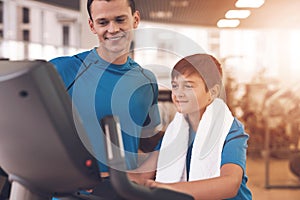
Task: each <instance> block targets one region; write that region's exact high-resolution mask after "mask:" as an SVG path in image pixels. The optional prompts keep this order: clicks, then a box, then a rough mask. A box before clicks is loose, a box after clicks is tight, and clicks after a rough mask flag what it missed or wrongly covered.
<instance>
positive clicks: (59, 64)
mask: <svg viewBox="0 0 300 200" xmlns="http://www.w3.org/2000/svg"><path fill="white" fill-rule="evenodd" d="M89 53H90V50H89V51H84V52H81V53H78V54H76V55H73V56H60V57H56V58H53V59H51V60H49V62H50V63H52V64H54V65H55V67H56V68H57V69H61V68H65V67H68V66H74V65H80V64H81V60H84V59H85V57H86V56H87V55H88V54H89Z"/></svg>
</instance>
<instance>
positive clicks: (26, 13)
mask: <svg viewBox="0 0 300 200" xmlns="http://www.w3.org/2000/svg"><path fill="white" fill-rule="evenodd" d="M29 14H30V13H29V8H25V7H23V9H22V22H23V23H24V24H28V23H29V22H30V17H29Z"/></svg>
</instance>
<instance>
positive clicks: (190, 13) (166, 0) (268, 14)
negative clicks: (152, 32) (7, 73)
mask: <svg viewBox="0 0 300 200" xmlns="http://www.w3.org/2000/svg"><path fill="white" fill-rule="evenodd" d="M182 1H188V5H186V4H185V6H186V7H179V6H178V3H179V4H180V2H182ZM236 1H237V0H136V7H137V9H138V10H139V11H140V13H141V18H142V20H144V21H149V22H161V23H172V24H184V25H197V26H204V27H216V24H217V22H218V20H219V19H222V18H224V16H225V13H226V12H227V11H228V10H229V9H236V8H235V6H234V5H235V2H236ZM174 4H175V6H174ZM172 5H173V6H172ZM250 10H251V15H250V16H249V17H248V18H246V19H241V20H240V21H241V23H240V25H239V26H238V28H245V29H265V28H267V29H268V28H272V29H273V28H275V29H300V0H265V4H264V5H263V6H261V7H260V8H252V9H250ZM159 11H164V14H165V15H167V16H169V18H164V19H162V18H157V17H156V18H153V17H151V15H153V12H159ZM151 13H152V14H151Z"/></svg>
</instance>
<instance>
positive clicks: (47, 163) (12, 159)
mask: <svg viewBox="0 0 300 200" xmlns="http://www.w3.org/2000/svg"><path fill="white" fill-rule="evenodd" d="M73 109H74V108H72V103H71V99H70V97H69V95H68V94H67V92H66V90H65V87H64V85H63V83H62V81H61V79H60V77H59V75H58V74H57V72H56V70H55V68H54V66H53V65H52V64H51V63H49V62H46V61H41V60H37V61H6V60H4V61H0V111H1V115H0V167H1V168H2V169H3V170H4V171H5V173H7V174H8V178H9V181H10V182H11V184H12V185H11V186H12V189H11V194H10V200H51V199H52V197H58V198H61V199H74V200H75V199H76V200H80V199H81V200H102V199H103V198H102V197H100V196H95V195H86V194H84V193H80V192H78V191H85V190H87V189H93V188H95V187H99V186H100V187H101V182H102V179H101V177H100V176H99V168H98V163H97V160H96V159H95V157H94V156H93V152H90V150H88V149H90V148H86V147H87V145H89V143H88V141H85V142H84V144H83V142H82V134H85V133H84V132H85V131H84V128H83V127H82V125H81V124H80V118H79V116H78V115H76V113H74V112H73ZM75 123H76V124H75ZM101 125H102V126H103V127H107V128H106V131H105V133H106V137H107V136H108V135H109V137H110V139H111V141H113V142H114V144H117V145H120V144H121V142H122V138H120V135H118V128H119V126H118V120H117V117H115V116H108V117H107V118H104V119H103V120H102V121H101ZM79 131H80V133H79ZM120 147H122V146H120ZM110 150H112V151H110ZM106 152H107V154H108V153H109V152H110V153H111V154H109V155H108V158H109V159H108V162H109V164H110V166H115V165H125V162H124V157H123V156H122V150H120V148H117V149H114V148H111V144H110V143H108V144H107V151H106ZM116 169H119V168H115V167H111V168H110V178H111V182H112V185H113V187H114V189H115V191H116V192H117V193H118V194H119V195H120V196H121V197H122V198H124V199H128V200H135V199H145V200H148V199H149V200H150V199H158V200H159V199H164V200H165V199H172V200H177V199H178V200H179V199H182V200H185V199H193V198H192V197H191V196H189V195H186V194H182V193H179V192H174V191H171V190H167V189H162V188H147V187H144V186H141V185H137V184H134V183H133V182H131V181H129V180H128V179H127V176H126V173H125V172H123V171H118V170H116Z"/></svg>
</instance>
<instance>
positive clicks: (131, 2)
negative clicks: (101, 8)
mask: <svg viewBox="0 0 300 200" xmlns="http://www.w3.org/2000/svg"><path fill="white" fill-rule="evenodd" d="M93 1H108V2H109V1H113V0H87V11H88V13H89V17H90V19H91V20H93V18H92V14H91V5H92V3H93ZM127 2H128V4H129V7H130V8H131V13H132V15H133V14H134V13H135V11H136V9H135V2H134V0H127Z"/></svg>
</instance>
